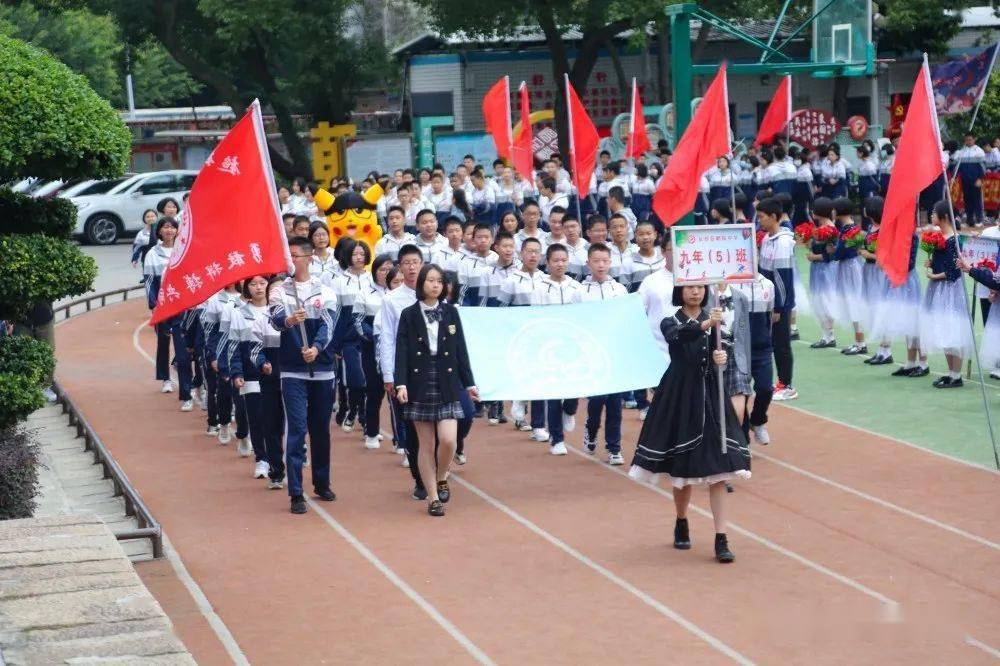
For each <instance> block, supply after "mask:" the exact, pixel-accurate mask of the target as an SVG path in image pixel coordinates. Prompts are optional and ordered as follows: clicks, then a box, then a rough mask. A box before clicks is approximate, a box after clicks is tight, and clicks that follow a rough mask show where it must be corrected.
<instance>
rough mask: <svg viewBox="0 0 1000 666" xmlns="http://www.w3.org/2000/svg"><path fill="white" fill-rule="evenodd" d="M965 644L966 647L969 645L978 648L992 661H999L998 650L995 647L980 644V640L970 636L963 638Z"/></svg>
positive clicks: (999, 654)
mask: <svg viewBox="0 0 1000 666" xmlns="http://www.w3.org/2000/svg"><path fill="white" fill-rule="evenodd" d="M965 644H966V645H971V646H972V647H974V648H978V649H980V650H982V651H983V652H985V653H986V654H988V655H990V656H991V657H993V658H994V659H1000V650H998V649H996V648H995V647H992V646H990V645H987V644H986V643H984V642H982V641H980V640H976V639H975V638H973V637H972V636H966V637H965Z"/></svg>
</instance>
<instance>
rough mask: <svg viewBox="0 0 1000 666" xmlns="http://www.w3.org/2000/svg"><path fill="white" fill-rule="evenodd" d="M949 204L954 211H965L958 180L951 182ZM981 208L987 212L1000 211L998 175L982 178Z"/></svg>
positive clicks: (999, 179)
mask: <svg viewBox="0 0 1000 666" xmlns="http://www.w3.org/2000/svg"><path fill="white" fill-rule="evenodd" d="M951 202H952V203H953V204H954V206H955V208H956V209H961V210H965V197H964V196H963V195H962V183H961V182H960V181H959V179H958V178H955V179H953V180H952V181H951ZM983 208H984V209H986V210H989V211H995V210H1000V173H988V174H986V175H985V176H983Z"/></svg>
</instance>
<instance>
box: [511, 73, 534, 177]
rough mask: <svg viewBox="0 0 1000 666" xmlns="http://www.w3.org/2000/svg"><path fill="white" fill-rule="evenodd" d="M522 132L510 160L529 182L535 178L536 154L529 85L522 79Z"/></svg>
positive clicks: (515, 140) (513, 147)
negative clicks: (529, 101) (532, 143)
mask: <svg viewBox="0 0 1000 666" xmlns="http://www.w3.org/2000/svg"><path fill="white" fill-rule="evenodd" d="M520 93H521V133H520V134H518V135H517V138H516V139H514V144H513V145H512V146H511V151H510V152H511V158H510V161H511V162H513V163H514V168H515V169H516V170H517V172H518V173H519V174H521V177H522V178H524V179H525V180H527V181H529V182H534V180H535V154H534V150H533V149H532V147H531V142H532V136H531V109H530V108H529V105H528V86H526V85H525V84H524V81H521V88H520Z"/></svg>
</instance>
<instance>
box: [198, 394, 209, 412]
mask: <svg viewBox="0 0 1000 666" xmlns="http://www.w3.org/2000/svg"><path fill="white" fill-rule="evenodd" d="M198 405H199V406H200V407H201V411H203V412H207V411H208V391H206V390H205V389H202V390H201V391H200V392H199V394H198Z"/></svg>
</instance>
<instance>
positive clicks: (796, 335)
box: [788, 329, 800, 342]
mask: <svg viewBox="0 0 1000 666" xmlns="http://www.w3.org/2000/svg"><path fill="white" fill-rule="evenodd" d="M799 337H800V336H799V329H795V330H794V331H792V333H791V335H789V336H788V339H789V340H791V341H792V342H795V341H796V340H798V339H799Z"/></svg>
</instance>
